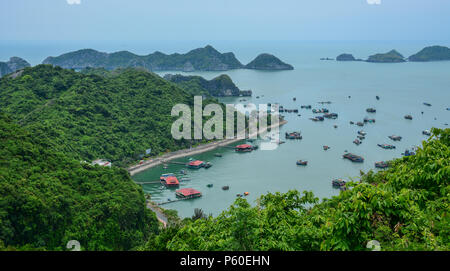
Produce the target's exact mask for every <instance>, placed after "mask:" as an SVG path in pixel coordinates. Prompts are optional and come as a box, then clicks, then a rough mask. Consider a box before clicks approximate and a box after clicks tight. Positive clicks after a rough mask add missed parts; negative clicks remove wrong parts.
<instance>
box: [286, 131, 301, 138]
mask: <svg viewBox="0 0 450 271" xmlns="http://www.w3.org/2000/svg"><path fill="white" fill-rule="evenodd" d="M285 137H286V139H302V138H303V137H302V136H301V134H300V132H290V133H288V132H286V133H285Z"/></svg>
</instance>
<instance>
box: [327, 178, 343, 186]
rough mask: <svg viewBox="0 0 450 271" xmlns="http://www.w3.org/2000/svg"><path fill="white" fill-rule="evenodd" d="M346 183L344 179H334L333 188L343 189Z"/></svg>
mask: <svg viewBox="0 0 450 271" xmlns="http://www.w3.org/2000/svg"><path fill="white" fill-rule="evenodd" d="M345 183H346V181H345V180H343V179H334V180H332V181H331V184H332V185H333V187H342V186H345Z"/></svg>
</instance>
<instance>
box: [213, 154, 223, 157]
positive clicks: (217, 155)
mask: <svg viewBox="0 0 450 271" xmlns="http://www.w3.org/2000/svg"><path fill="white" fill-rule="evenodd" d="M214 156H215V157H222V154H221V153H215V154H214Z"/></svg>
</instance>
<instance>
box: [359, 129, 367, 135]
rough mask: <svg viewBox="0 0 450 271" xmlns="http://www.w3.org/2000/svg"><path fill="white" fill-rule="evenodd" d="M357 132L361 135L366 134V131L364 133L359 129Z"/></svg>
mask: <svg viewBox="0 0 450 271" xmlns="http://www.w3.org/2000/svg"><path fill="white" fill-rule="evenodd" d="M358 134H359V135H362V136H365V135H367V133H366V132H364V131H363V130H360V131H358Z"/></svg>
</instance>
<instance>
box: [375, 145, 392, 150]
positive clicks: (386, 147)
mask: <svg viewBox="0 0 450 271" xmlns="http://www.w3.org/2000/svg"><path fill="white" fill-rule="evenodd" d="M377 145H378V147H381V148H383V149H389V150H390V149H395V146H394V145H390V144H377Z"/></svg>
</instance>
